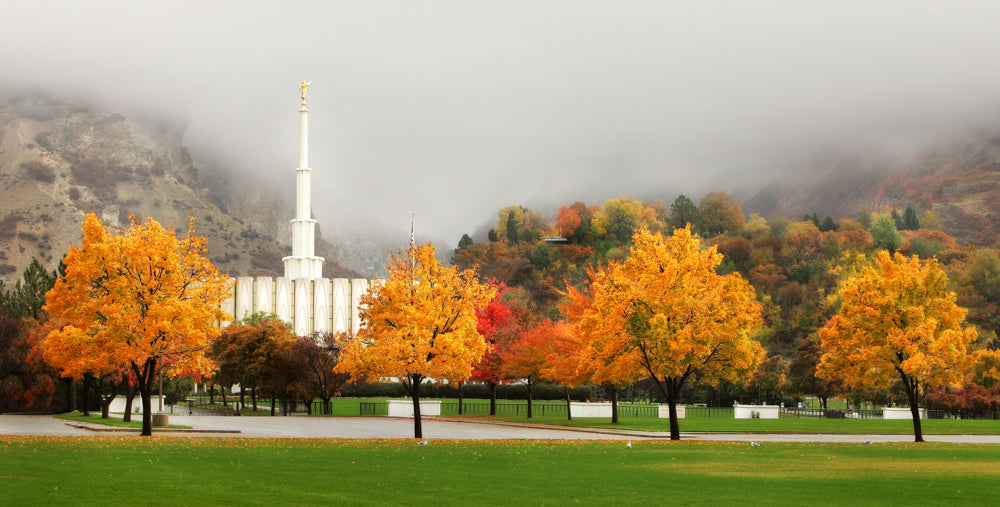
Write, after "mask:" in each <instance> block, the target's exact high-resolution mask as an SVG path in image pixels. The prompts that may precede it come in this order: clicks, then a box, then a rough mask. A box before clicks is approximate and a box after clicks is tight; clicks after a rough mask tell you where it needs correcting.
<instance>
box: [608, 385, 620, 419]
mask: <svg viewBox="0 0 1000 507" xmlns="http://www.w3.org/2000/svg"><path fill="white" fill-rule="evenodd" d="M608 390H610V391H611V423H612V424H618V389H617V388H615V386H613V385H611V384H608Z"/></svg>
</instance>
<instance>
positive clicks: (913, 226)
mask: <svg viewBox="0 0 1000 507" xmlns="http://www.w3.org/2000/svg"><path fill="white" fill-rule="evenodd" d="M919 228H920V219H919V218H917V210H915V209H913V206H907V207H906V211H904V212H903V227H902V228H900V230H902V231H915V230H917V229H919Z"/></svg>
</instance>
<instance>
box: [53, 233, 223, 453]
mask: <svg viewBox="0 0 1000 507" xmlns="http://www.w3.org/2000/svg"><path fill="white" fill-rule="evenodd" d="M205 253H206V250H205V239H204V238H199V237H196V236H194V226H193V222H192V223H191V224H189V227H188V233H187V236H186V237H185V238H183V239H180V240H178V239H177V237H176V235H175V233H174V232H173V231H168V230H166V229H164V228H163V227H162V226H161V225H160V224H159V223H157V222H156V221H155V220H153V219H149V220H147V221H146V222H144V223H141V224H140V223H138V222H136V221H135V220H133V221H132V224H131V226H130V227H129V228H128V229H127V230H125V231H124V232H123V233H122V234H120V235H118V236H112V235H111V234H109V233H108V231H107V230H106V229H105V228H104V225H103V224H102V223H101V221H100V219H98V218H97V216H96V215H94V214H88V215H87V216H86V218H85V219H84V222H83V240H82V245H81V247H80V248H70V251H69V253H68V254H67V255H66V258H65V261H64V262H65V265H66V274H65V275H64V276H63V277H61V278H59V279H58V280H56V283H55V286H54V287H53V288H52V290H50V291H49V292H48V293H47V294H46V304H45V307H44V309H45V311H47V312H48V313H49V314H50V315H52V316H53V317H55V318H58V319H62V320H63V321H65V322H66V325H65V326H63V327H62V328H60V329H58V330H56V331H53V332H52V333H50V334H49V335H48V337H47V338H46V340H45V342H44V344H43V348H44V357H45V360H46V361H47V362H48V363H49V364H51V365H52V366H54V367H56V368H59V369H61V370H62V371H63V372H65V374H67V375H71V376H77V375H82V374H83V373H86V372H88V371H90V368H91V367H92V366H93V365H92V364H91V363H93V362H95V361H97V362H100V363H102V364H117V365H121V366H123V367H127V368H129V369H130V370H131V372H132V374H133V375H135V378H136V379H137V382H138V387H139V393H140V395H141V396H142V408H143V415H142V423H143V424H142V435H146V436H148V435H152V421H151V408H152V404H151V398H150V396H151V395H152V391H153V381H154V379H155V378H156V375H157V372H158V365H159V363H160V361H161V360H163V361H164V363H168V364H169V368H168V370H167V372H166V374H168V375H170V376H175V377H176V376H179V375H184V374H195V375H200V374H206V373H209V372H211V371H212V368H213V365H212V364H211V361H209V360H208V359H207V357H206V356H205V352H206V351H207V349H208V345H209V343H210V341H211V339H212V338H214V337H215V336H217V335H218V333H219V328H218V327H216V325H215V324H216V322H218V321H220V320H226V319H228V318H229V315H227V314H226V312H224V311H222V310H221V309H220V305H221V304H222V301H223V300H224V299H225V298H226V297H228V293H229V289H230V281H229V278H228V277H227V276H225V275H223V274H220V273H219V272H218V270H217V269H216V268H215V266H213V265H212V263H211V262H209V260H208V259H207V258H206V257H205Z"/></svg>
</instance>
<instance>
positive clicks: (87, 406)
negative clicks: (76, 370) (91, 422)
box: [83, 373, 90, 416]
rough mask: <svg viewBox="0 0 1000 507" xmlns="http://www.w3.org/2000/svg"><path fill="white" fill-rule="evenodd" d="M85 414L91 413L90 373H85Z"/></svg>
mask: <svg viewBox="0 0 1000 507" xmlns="http://www.w3.org/2000/svg"><path fill="white" fill-rule="evenodd" d="M83 415H85V416H89V415H90V374H89V373H86V374H84V375H83Z"/></svg>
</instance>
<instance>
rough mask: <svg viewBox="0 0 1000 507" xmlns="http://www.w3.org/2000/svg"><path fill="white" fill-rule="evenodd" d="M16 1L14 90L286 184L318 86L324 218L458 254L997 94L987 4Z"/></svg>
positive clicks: (732, 181) (950, 127)
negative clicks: (543, 224) (536, 217)
mask: <svg viewBox="0 0 1000 507" xmlns="http://www.w3.org/2000/svg"><path fill="white" fill-rule="evenodd" d="M0 17H2V18H0V19H2V22H0V26H2V29H0V47H2V48H3V50H2V51H0V69H3V70H2V71H0V87H2V88H4V89H8V90H9V89H14V90H23V89H27V88H30V87H36V86H39V87H43V88H45V89H47V90H49V91H53V92H57V93H68V94H84V95H86V96H89V97H93V98H95V99H98V100H100V101H102V102H104V103H105V104H108V105H109V107H111V108H117V107H121V108H126V107H128V108H136V107H141V108H148V109H151V110H156V111H166V112H168V113H169V114H171V115H174V116H176V117H179V118H185V119H186V120H187V124H188V129H187V134H186V136H185V140H186V143H187V144H188V145H189V146H190V147H191V149H192V154H193V155H194V157H195V158H196V161H197V159H198V158H199V157H205V158H207V157H209V156H210V155H211V156H213V157H221V158H223V159H225V160H226V161H228V163H230V164H232V167H233V168H234V170H236V171H245V172H247V173H258V174H271V175H282V176H287V178H288V179H287V184H282V185H277V186H276V191H282V192H289V193H294V174H295V172H294V170H295V166H296V165H297V163H298V155H297V151H298V114H297V112H296V111H297V109H298V102H299V90H298V85H299V82H300V81H302V80H304V79H309V80H313V81H314V82H313V85H312V86H311V87H310V88H309V109H310V143H311V153H310V165H311V166H312V169H313V170H314V172H313V181H314V188H313V202H314V206H315V209H316V213H317V216H318V218H319V219H320V223H321V225H322V226H323V227H324V232H326V231H329V230H331V229H336V228H338V227H339V226H340V223H341V222H344V221H349V222H351V223H354V224H356V225H362V226H368V225H369V224H372V225H386V224H388V225H391V226H394V227H398V228H399V230H401V231H406V229H408V227H409V220H410V213H411V212H415V213H416V216H417V233H418V234H417V236H418V241H421V242H422V241H426V240H428V239H434V240H436V241H445V242H447V243H448V245H447V246H446V247H447V248H452V247H454V244H455V243H456V242H457V240H458V238H459V237H460V236H461V234H462V233H466V232H467V233H472V232H473V231H474V230H475V229H476V228H477V227H479V226H480V225H482V224H483V223H484V222H485V221H487V220H488V219H490V218H491V217H493V216H495V212H496V211H497V210H498V209H499V208H501V207H503V206H506V205H510V204H525V205H528V206H529V207H535V208H538V209H540V210H542V211H544V210H545V207H546V206H550V205H558V204H568V203H571V202H572V201H574V200H584V201H586V202H588V203H597V204H599V203H601V202H603V201H604V200H605V199H607V198H610V197H616V196H636V197H641V198H647V197H661V198H663V199H665V200H672V199H673V198H674V197H676V195H677V194H678V193H685V194H687V195H689V196H691V197H693V198H695V200H697V198H698V197H700V196H701V195H702V194H703V193H704V192H707V191H712V190H722V191H730V192H734V191H747V190H748V189H752V188H754V187H755V186H758V185H762V184H763V183H765V182H767V181H769V180H770V179H773V178H776V177H778V175H780V174H782V173H784V172H785V171H788V170H790V169H794V168H796V167H797V166H799V165H802V164H805V161H808V160H809V159H810V158H812V157H816V156H820V155H825V154H828V153H848V154H850V153H854V152H859V151H862V150H900V149H905V148H908V147H910V146H915V145H919V143H922V142H925V141H927V140H929V139H934V138H936V137H938V136H943V135H947V134H950V133H954V132H956V131H959V130H961V129H963V128H966V127H975V126H980V125H987V124H993V123H996V122H998V115H997V113H998V111H1000V65H998V64H997V62H1000V37H998V35H997V27H998V26H1000V3H997V2H994V1H980V2H971V1H944V0H942V1H939V2H919V1H912V0H911V1H891V2H889V1H858V2H851V1H840V2H829V1H805V0H789V1H733V2H713V1H704V0H702V1H691V2H672V1H653V0H650V1H640V0H633V1H630V0H614V1H611V0H609V1H587V0H549V1H546V0H524V1H521V0H503V1H501V0H495V1H489V2H487V1H475V0H433V1H416V0H412V1H405V0H401V1H379V0H366V1H354V2H346V1H322V2H320V1H316V2H295V1H284V2H275V1H258V2H253V1H250V2H248V1H242V2H235V1H234V2H214V1H177V0H173V1H170V2H128V1H114V2H99V1H74V2H70V1H41V0H26V1H22V0H6V1H4V2H3V4H2V7H0ZM283 181H285V180H283ZM407 237H408V235H407V236H404V237H403V238H402V243H403V244H404V245H405V241H406V239H407Z"/></svg>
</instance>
